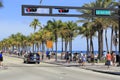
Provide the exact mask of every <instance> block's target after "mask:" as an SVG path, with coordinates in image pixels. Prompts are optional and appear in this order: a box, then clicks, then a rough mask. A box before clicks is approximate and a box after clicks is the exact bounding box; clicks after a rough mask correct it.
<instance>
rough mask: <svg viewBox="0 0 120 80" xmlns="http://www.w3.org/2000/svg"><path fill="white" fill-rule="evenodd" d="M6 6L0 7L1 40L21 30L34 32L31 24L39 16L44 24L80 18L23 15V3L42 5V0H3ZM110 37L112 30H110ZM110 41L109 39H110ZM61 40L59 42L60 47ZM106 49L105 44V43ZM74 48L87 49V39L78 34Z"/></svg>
mask: <svg viewBox="0 0 120 80" xmlns="http://www.w3.org/2000/svg"><path fill="white" fill-rule="evenodd" d="M92 1H95V0H43V1H42V4H41V5H51V6H79V7H81V6H82V5H84V4H85V3H90V2H92ZM2 3H3V5H4V7H2V8H0V40H2V39H4V38H7V37H8V36H10V35H11V34H16V33H17V32H21V33H22V34H24V35H29V34H30V33H33V29H32V28H31V27H29V24H30V23H31V22H32V21H33V19H34V18H38V19H39V21H40V22H41V24H42V25H45V24H46V22H47V21H48V20H52V19H53V18H54V19H55V20H59V19H60V20H62V21H69V20H70V21H74V22H75V21H77V20H79V18H75V17H74V18H73V17H40V16H37V17H36V16H22V15H21V5H40V0H2ZM108 37H110V30H109V31H108ZM108 42H109V41H108ZM60 46H61V40H59V43H58V49H60ZM94 48H95V50H97V49H98V44H97V38H94ZM104 49H105V45H104ZM73 50H86V40H85V38H81V36H78V37H77V38H75V39H74V40H73Z"/></svg>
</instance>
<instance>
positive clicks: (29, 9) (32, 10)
mask: <svg viewBox="0 0 120 80" xmlns="http://www.w3.org/2000/svg"><path fill="white" fill-rule="evenodd" d="M26 11H27V12H36V11H37V8H26Z"/></svg>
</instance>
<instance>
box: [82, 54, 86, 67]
mask: <svg viewBox="0 0 120 80" xmlns="http://www.w3.org/2000/svg"><path fill="white" fill-rule="evenodd" d="M85 62H86V55H85V54H83V56H82V66H85Z"/></svg>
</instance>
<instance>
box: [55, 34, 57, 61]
mask: <svg viewBox="0 0 120 80" xmlns="http://www.w3.org/2000/svg"><path fill="white" fill-rule="evenodd" d="M55 48H56V49H55V50H56V51H55V52H56V53H55V61H57V35H56V34H55Z"/></svg>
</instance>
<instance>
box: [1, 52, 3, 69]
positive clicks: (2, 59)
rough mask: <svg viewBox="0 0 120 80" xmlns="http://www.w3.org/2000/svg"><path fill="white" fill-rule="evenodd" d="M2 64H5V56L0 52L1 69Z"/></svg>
mask: <svg viewBox="0 0 120 80" xmlns="http://www.w3.org/2000/svg"><path fill="white" fill-rule="evenodd" d="M2 62H3V55H2V52H0V67H2V66H3V65H2Z"/></svg>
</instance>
